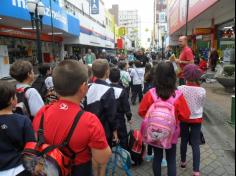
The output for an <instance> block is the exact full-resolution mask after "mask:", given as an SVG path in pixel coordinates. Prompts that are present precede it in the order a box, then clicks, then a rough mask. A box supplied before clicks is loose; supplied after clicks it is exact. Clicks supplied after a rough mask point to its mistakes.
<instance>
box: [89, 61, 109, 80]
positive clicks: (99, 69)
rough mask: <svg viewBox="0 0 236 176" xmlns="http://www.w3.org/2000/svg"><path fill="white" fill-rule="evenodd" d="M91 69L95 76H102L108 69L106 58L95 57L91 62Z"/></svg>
mask: <svg viewBox="0 0 236 176" xmlns="http://www.w3.org/2000/svg"><path fill="white" fill-rule="evenodd" d="M92 70H93V75H94V76H95V77H96V78H103V77H104V76H105V74H106V72H107V71H108V70H109V63H108V61H107V60H106V59H96V60H95V61H94V62H93V65H92Z"/></svg>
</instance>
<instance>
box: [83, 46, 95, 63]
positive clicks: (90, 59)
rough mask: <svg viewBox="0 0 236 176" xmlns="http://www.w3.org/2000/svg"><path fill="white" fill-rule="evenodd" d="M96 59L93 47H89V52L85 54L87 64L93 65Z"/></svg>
mask: <svg viewBox="0 0 236 176" xmlns="http://www.w3.org/2000/svg"><path fill="white" fill-rule="evenodd" d="M95 59H96V56H95V54H94V53H93V52H92V50H91V49H88V53H87V54H86V55H85V64H86V65H92V63H93V61H94V60H95Z"/></svg>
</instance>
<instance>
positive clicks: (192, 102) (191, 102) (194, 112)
mask: <svg viewBox="0 0 236 176" xmlns="http://www.w3.org/2000/svg"><path fill="white" fill-rule="evenodd" d="M178 89H179V90H180V91H181V92H183V94H184V97H185V99H186V101H187V103H188V106H189V109H190V111H191V116H190V119H199V118H202V117H203V108H204V104H205V100H206V90H205V89H204V88H202V87H195V86H186V85H184V86H179V87H178Z"/></svg>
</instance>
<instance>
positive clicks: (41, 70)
mask: <svg viewBox="0 0 236 176" xmlns="http://www.w3.org/2000/svg"><path fill="white" fill-rule="evenodd" d="M51 68H52V67H51V66H50V65H49V64H41V65H40V66H39V68H38V71H39V73H40V74H41V75H42V76H47V72H48V71H49V70H50V69H51Z"/></svg>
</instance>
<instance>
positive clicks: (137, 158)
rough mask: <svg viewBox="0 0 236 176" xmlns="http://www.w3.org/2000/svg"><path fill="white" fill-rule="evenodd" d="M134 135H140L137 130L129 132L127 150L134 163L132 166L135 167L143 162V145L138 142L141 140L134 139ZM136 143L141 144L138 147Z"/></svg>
mask: <svg viewBox="0 0 236 176" xmlns="http://www.w3.org/2000/svg"><path fill="white" fill-rule="evenodd" d="M134 133H136V134H137V133H139V134H140V135H141V133H140V131H138V130H131V131H130V132H129V135H128V136H129V138H128V150H129V152H130V155H131V159H132V160H133V161H134V163H135V164H134V165H135V166H139V165H141V164H142V162H143V158H144V154H145V145H144V143H143V142H140V141H139V140H140V139H141V138H136V137H137V136H135V134H134ZM138 143H141V145H139V146H138V148H137V145H138Z"/></svg>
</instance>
